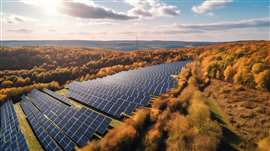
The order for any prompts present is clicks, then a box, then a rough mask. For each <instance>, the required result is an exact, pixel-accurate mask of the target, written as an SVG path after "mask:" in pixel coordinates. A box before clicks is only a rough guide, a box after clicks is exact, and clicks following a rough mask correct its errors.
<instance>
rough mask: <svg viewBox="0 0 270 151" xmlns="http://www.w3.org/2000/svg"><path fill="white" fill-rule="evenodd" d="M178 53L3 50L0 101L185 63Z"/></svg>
mask: <svg viewBox="0 0 270 151" xmlns="http://www.w3.org/2000/svg"><path fill="white" fill-rule="evenodd" d="M184 51H186V50H183V51H178V50H173V49H172V50H165V49H164V50H153V51H147V50H140V51H134V52H120V51H108V50H102V49H93V48H65V47H55V46H44V47H20V48H8V47H3V48H2V49H1V52H0V101H3V100H6V99H7V98H10V97H13V98H16V97H17V96H20V95H21V94H24V93H26V92H29V91H30V90H31V89H33V88H44V87H46V88H50V89H53V90H57V89H61V88H63V85H64V84H66V83H68V82H70V81H72V80H89V79H93V78H97V77H102V76H105V75H108V74H113V73H116V72H120V71H123V70H130V69H134V68H139V67H143V66H146V65H152V64H159V63H162V62H172V61H177V60H183V59H188V58H190V57H191V55H190V54H186V53H185V52H184Z"/></svg>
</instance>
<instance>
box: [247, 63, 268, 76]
mask: <svg viewBox="0 0 270 151" xmlns="http://www.w3.org/2000/svg"><path fill="white" fill-rule="evenodd" d="M265 68H266V66H265V65H264V64H263V63H255V64H254V65H253V66H252V69H251V71H252V72H253V73H256V74H257V73H260V72H262V71H263V70H264V69H265Z"/></svg>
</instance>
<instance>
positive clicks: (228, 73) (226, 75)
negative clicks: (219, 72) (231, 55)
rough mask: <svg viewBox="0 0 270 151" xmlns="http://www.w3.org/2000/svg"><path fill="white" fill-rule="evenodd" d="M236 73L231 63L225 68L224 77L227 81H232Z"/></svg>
mask: <svg viewBox="0 0 270 151" xmlns="http://www.w3.org/2000/svg"><path fill="white" fill-rule="evenodd" d="M233 75H234V71H233V68H232V66H231V65H229V66H228V67H227V68H226V69H225V70H224V79H225V80H226V81H232V79H233Z"/></svg>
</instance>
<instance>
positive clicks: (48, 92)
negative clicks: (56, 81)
mask: <svg viewBox="0 0 270 151" xmlns="http://www.w3.org/2000/svg"><path fill="white" fill-rule="evenodd" d="M42 91H43V92H45V93H47V94H48V95H50V96H52V97H54V98H56V99H58V100H59V101H61V102H63V103H66V104H68V105H71V103H70V100H69V99H68V98H66V97H64V96H62V95H59V94H56V93H54V92H53V91H51V90H49V89H43V90H42Z"/></svg>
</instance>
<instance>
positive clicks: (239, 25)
mask: <svg viewBox="0 0 270 151" xmlns="http://www.w3.org/2000/svg"><path fill="white" fill-rule="evenodd" d="M174 26H175V27H177V28H179V29H185V30H198V31H204V32H208V31H224V30H231V29H244V28H262V27H266V28H268V29H269V27H270V20H269V19H268V18H255V19H247V20H238V21H227V22H218V23H208V24H178V25H174Z"/></svg>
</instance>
